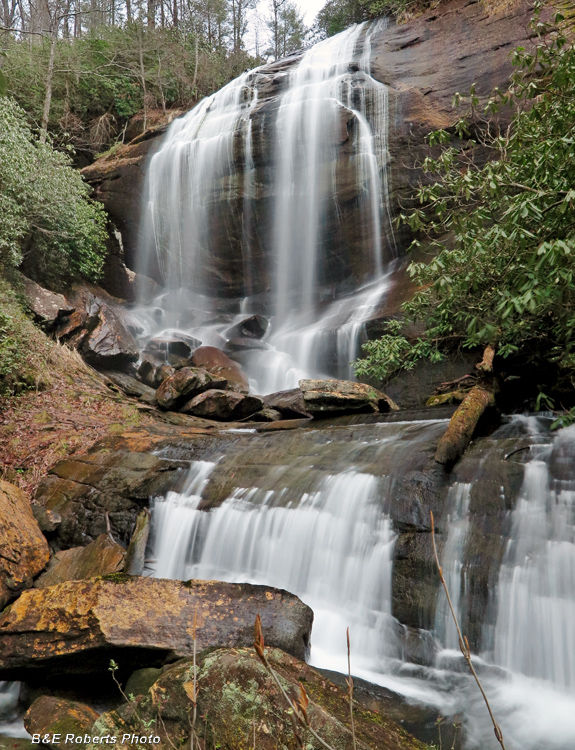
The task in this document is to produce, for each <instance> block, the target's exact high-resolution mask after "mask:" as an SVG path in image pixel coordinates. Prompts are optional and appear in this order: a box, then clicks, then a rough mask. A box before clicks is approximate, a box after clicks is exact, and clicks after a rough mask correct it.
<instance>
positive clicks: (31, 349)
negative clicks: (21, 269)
mask: <svg viewBox="0 0 575 750" xmlns="http://www.w3.org/2000/svg"><path fill="white" fill-rule="evenodd" d="M56 347H57V345H56V344H55V343H54V342H53V341H50V340H49V339H48V338H47V337H46V336H45V335H44V334H43V333H42V332H41V331H40V330H38V328H36V326H35V325H34V324H33V323H32V321H31V320H30V319H29V318H28V317H27V316H26V314H25V313H24V310H23V309H22V307H21V305H20V303H19V300H18V298H17V296H16V294H15V292H14V291H13V290H12V289H11V288H10V286H9V285H8V283H7V282H6V281H5V280H4V279H1V278H0V397H4V396H9V395H12V394H14V393H20V392H21V391H23V390H26V389H29V388H44V387H46V386H48V385H49V384H50V382H51V379H50V374H49V370H50V363H51V362H52V361H53V360H54V350H55V348H56Z"/></svg>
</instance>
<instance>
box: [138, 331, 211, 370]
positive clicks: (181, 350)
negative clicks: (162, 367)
mask: <svg viewBox="0 0 575 750" xmlns="http://www.w3.org/2000/svg"><path fill="white" fill-rule="evenodd" d="M201 345H202V342H201V341H199V340H198V339H196V338H194V337H193V336H189V335H188V334H186V333H181V332H180V331H174V330H171V329H168V330H167V331H163V332H162V333H161V334H159V335H158V336H154V337H153V338H151V339H149V341H148V342H147V344H146V347H145V349H144V352H145V353H147V354H152V355H153V356H154V357H158V358H159V359H160V360H161V361H164V362H168V363H170V364H172V363H171V362H170V357H171V356H173V357H176V358H178V359H182V358H183V359H189V358H190V357H191V355H192V352H193V351H194V350H195V349H197V348H198V347H200V346H201Z"/></svg>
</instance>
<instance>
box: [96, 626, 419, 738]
mask: <svg viewBox="0 0 575 750" xmlns="http://www.w3.org/2000/svg"><path fill="white" fill-rule="evenodd" d="M264 637H266V631H265V628H264ZM266 657H267V659H268V661H269V663H270V664H271V665H272V668H273V670H274V672H275V673H276V674H277V675H278V679H279V680H280V681H281V684H282V687H283V689H284V690H285V691H286V692H287V694H288V695H289V697H290V698H291V699H292V700H294V699H299V698H300V697H301V687H302V686H303V687H305V690H306V693H307V695H308V697H309V701H310V702H309V706H308V709H307V712H308V716H309V721H310V725H311V726H313V728H314V730H315V731H316V732H317V734H318V735H319V736H320V737H321V738H322V740H323V741H324V742H326V743H327V744H328V746H330V747H336V748H348V747H349V748H351V747H352V746H353V741H352V734H351V730H350V712H349V702H348V697H347V694H346V689H345V688H343V687H338V686H337V685H335V684H334V683H332V682H330V681H329V680H327V679H326V678H325V677H324V676H323V675H322V674H320V673H319V672H317V671H316V670H315V669H312V668H311V667H309V666H308V665H307V664H304V663H303V662H301V661H298V660H297V659H294V658H293V656H289V655H288V654H285V653H283V652H282V651H280V650H278V649H273V648H268V649H266ZM193 674H194V672H193V664H192V662H191V660H184V661H181V662H179V663H178V664H175V665H174V666H173V667H171V668H169V669H167V670H165V671H164V673H163V674H162V675H161V676H160V677H159V679H158V680H157V681H156V683H155V684H154V686H153V688H152V689H151V690H150V691H149V692H148V694H147V695H146V696H145V697H144V698H143V699H141V700H140V701H139V703H138V713H139V714H140V716H141V717H142V718H143V719H144V721H148V720H151V719H152V718H153V717H156V716H158V715H159V716H160V717H161V721H160V722H159V725H160V729H159V730H158V732H157V733H158V734H159V735H160V736H161V742H160V744H159V745H157V747H160V748H162V750H164V748H166V749H167V748H169V747H170V740H171V741H172V742H173V739H174V738H177V739H178V741H179V743H180V745H181V746H186V745H187V744H188V742H189V735H190V721H189V715H190V705H191V701H190V697H189V695H190V688H191V687H192V685H193V679H194V678H193ZM197 675H198V677H197V684H198V687H199V691H198V697H197V701H198V704H197V709H198V715H199V716H202V717H205V719H204V720H203V721H198V722H197V724H196V731H197V733H198V735H199V737H200V741H202V740H203V742H204V743H205V746H207V747H211V746H213V745H218V744H219V745H220V746H221V747H223V748H247V747H252V746H253V744H255V745H256V746H257V747H258V748H260V749H261V750H276V749H277V748H292V747H297V743H296V739H295V737H294V733H293V725H292V723H291V722H290V720H289V718H288V716H287V715H286V713H285V710H284V708H285V709H287V705H285V703H284V702H283V701H284V700H285V699H284V697H283V696H282V695H281V693H280V692H279V690H278V688H277V686H276V684H275V682H274V680H273V678H272V677H271V675H270V674H269V672H268V671H267V670H266V669H265V667H264V666H263V665H262V663H261V662H260V660H259V659H258V657H257V656H256V654H255V652H254V650H253V649H252V648H250V649H234V650H230V649H219V650H217V651H215V652H212V653H208V654H201V655H200V656H199V659H198V665H197ZM134 718H135V717H134V713H133V708H132V707H131V706H130V705H129V704H124V705H123V706H120V708H118V709H116V710H115V711H110V712H109V713H106V714H102V716H101V717H100V719H98V721H97V722H96V724H95V725H94V733H95V734H99V735H105V734H114V735H120V736H121V735H122V734H124V733H126V732H130V731H131V730H129V727H131V726H132V725H133V722H134ZM354 725H355V734H356V744H357V748H358V750H367V749H368V748H370V749H371V750H382V749H383V748H385V749H386V750H424V748H425V746H424V745H423V744H421V743H420V742H418V741H417V740H415V739H414V738H413V737H412V736H410V735H408V734H407V732H406V731H405V730H404V729H403V728H401V727H400V726H399V724H396V723H395V722H394V721H393V720H391V719H390V718H389V717H388V716H386V715H385V714H384V715H380V714H376V713H373V712H371V711H369V709H366V708H364V707H363V706H360V705H358V704H357V703H356V705H355V710H354ZM254 731H255V733H256V737H255V740H254V739H253V738H254ZM168 738H169V739H168ZM246 738H250V739H249V743H250V744H248V742H247V741H246ZM315 746H318V745H317V743H316V744H315V745H314V747H315ZM90 750H96V746H94V747H93V748H90Z"/></svg>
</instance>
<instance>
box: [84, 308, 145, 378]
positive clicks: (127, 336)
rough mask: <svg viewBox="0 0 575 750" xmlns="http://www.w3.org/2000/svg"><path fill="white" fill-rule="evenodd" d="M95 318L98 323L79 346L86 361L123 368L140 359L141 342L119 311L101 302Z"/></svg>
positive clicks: (102, 365)
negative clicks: (139, 344) (127, 325)
mask: <svg viewBox="0 0 575 750" xmlns="http://www.w3.org/2000/svg"><path fill="white" fill-rule="evenodd" d="M93 317H94V319H95V325H94V327H93V328H92V329H91V330H90V332H89V335H88V336H86V337H85V338H84V339H83V340H82V344H81V347H79V351H80V353H81V354H82V355H83V357H84V358H85V360H86V361H87V362H88V363H89V364H91V365H94V367H99V368H100V369H106V370H115V369H119V370H122V369H124V368H128V367H129V366H130V365H131V364H133V363H134V362H136V361H137V360H138V356H139V349H138V345H137V344H136V341H135V339H134V337H133V336H132V334H131V333H130V332H129V331H128V329H127V327H126V326H125V325H124V323H123V321H122V319H121V317H120V316H119V315H118V313H117V312H116V311H115V310H113V309H112V307H110V306H109V305H108V304H106V303H105V302H101V303H100V304H99V306H98V309H97V312H96V313H95V315H94V316H93Z"/></svg>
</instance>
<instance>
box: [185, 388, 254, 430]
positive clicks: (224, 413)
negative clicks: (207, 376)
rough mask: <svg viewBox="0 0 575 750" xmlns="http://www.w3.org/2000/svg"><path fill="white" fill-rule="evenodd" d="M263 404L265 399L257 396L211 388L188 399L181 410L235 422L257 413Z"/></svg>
mask: <svg viewBox="0 0 575 750" xmlns="http://www.w3.org/2000/svg"><path fill="white" fill-rule="evenodd" d="M263 405H264V402H263V399H261V398H258V397H257V396H244V395H243V394H241V393H234V392H233V391H220V390H209V391H205V393H200V395H199V396H196V397H195V398H193V399H191V401H188V403H187V404H185V405H184V406H182V408H181V409H180V411H181V412H183V413H184V414H193V415H194V416H196V417H205V418H206V419H216V420H218V421H221V422H234V421H237V420H241V419H246V418H247V417H249V416H251V415H252V414H255V413H256V412H257V411H259V410H260V409H261V408H262V407H263Z"/></svg>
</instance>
